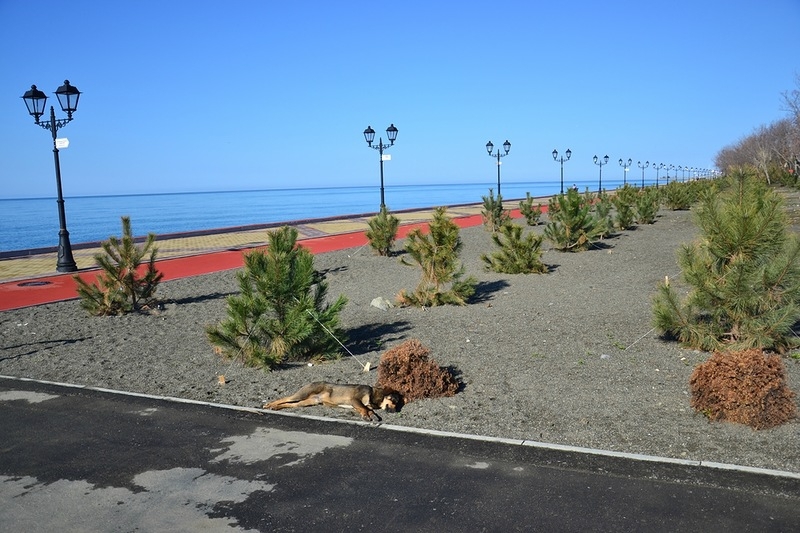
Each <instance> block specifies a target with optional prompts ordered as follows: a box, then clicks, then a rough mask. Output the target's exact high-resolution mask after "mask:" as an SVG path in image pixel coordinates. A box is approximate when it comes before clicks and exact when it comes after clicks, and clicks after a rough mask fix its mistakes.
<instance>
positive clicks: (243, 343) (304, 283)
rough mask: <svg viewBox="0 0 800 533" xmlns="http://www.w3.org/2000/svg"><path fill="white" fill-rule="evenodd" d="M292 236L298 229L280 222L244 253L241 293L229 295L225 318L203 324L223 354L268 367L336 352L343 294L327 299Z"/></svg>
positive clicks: (304, 252) (325, 289)
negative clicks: (262, 245)
mask: <svg viewBox="0 0 800 533" xmlns="http://www.w3.org/2000/svg"><path fill="white" fill-rule="evenodd" d="M296 241H297V230H296V229H294V228H291V227H288V226H284V227H283V228H281V229H279V230H276V231H271V232H270V233H269V245H268V247H267V250H266V252H265V251H261V250H254V251H252V252H249V253H246V254H245V255H244V263H245V264H244V269H243V270H240V271H238V272H237V273H236V279H237V281H238V282H239V290H240V291H241V294H238V295H233V296H229V297H228V316H227V318H226V319H224V320H223V321H222V322H220V324H219V325H217V326H209V327H208V328H206V335H207V337H208V340H209V341H210V342H211V344H212V345H214V346H215V347H216V348H217V349H218V350H219V351H220V352H221V353H222V354H223V355H224V356H225V357H228V358H231V359H237V360H241V361H242V362H243V363H244V364H246V365H247V366H253V367H262V368H265V369H271V368H272V367H274V366H276V365H278V364H280V363H281V362H282V361H285V360H308V359H312V358H314V359H330V358H335V357H337V356H338V355H339V343H338V342H337V340H336V339H343V338H344V337H343V333H342V331H340V328H339V313H340V312H341V310H342V308H343V307H344V305H345V304H346V303H347V298H345V297H344V296H339V298H338V299H337V300H336V301H335V302H333V303H332V304H328V303H326V296H327V292H328V285H327V283H326V282H325V280H324V278H323V276H322V275H321V274H320V273H318V272H317V271H315V270H314V257H313V256H312V255H311V252H309V251H308V250H307V249H305V248H302V247H300V246H297V245H296ZM334 337H335V338H334Z"/></svg>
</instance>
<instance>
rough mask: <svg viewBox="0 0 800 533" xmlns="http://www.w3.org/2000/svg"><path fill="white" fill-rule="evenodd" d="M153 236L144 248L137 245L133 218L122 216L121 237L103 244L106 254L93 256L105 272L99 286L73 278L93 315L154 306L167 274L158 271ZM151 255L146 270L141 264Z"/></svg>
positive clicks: (119, 312)
mask: <svg viewBox="0 0 800 533" xmlns="http://www.w3.org/2000/svg"><path fill="white" fill-rule="evenodd" d="M155 240H156V236H155V234H154V233H150V234H149V235H147V240H146V241H145V242H144V245H143V246H137V245H136V243H135V242H134V239H133V233H132V232H131V219H130V217H122V238H121V239H119V238H117V237H109V239H108V240H107V241H105V242H103V244H102V247H103V253H100V254H97V255H95V256H94V260H95V262H96V263H97V265H98V266H99V267H100V268H101V269H102V273H101V274H100V275H99V276H97V283H96V284H95V283H92V284H89V283H87V282H85V281H84V280H83V279H81V278H80V276H73V277H72V279H74V280H75V283H76V284H77V285H78V295H79V296H80V298H81V302H80V304H81V307H83V308H84V309H86V310H87V311H88V312H89V314H91V315H95V316H98V315H121V314H125V313H128V312H131V311H138V310H140V309H142V308H143V307H144V306H146V305H148V304H150V303H151V301H152V299H153V297H154V296H155V293H156V288H157V287H158V284H159V282H160V281H161V279H162V278H163V277H164V274H162V273H161V272H159V271H158V270H156V254H157V253H158V248H156V246H155ZM148 255H149V259H148V260H147V267H146V268H145V269H144V272H142V271H141V268H140V267H141V264H142V261H143V260H144V259H145V257H147V256H148Z"/></svg>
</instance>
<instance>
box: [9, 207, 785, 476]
mask: <svg viewBox="0 0 800 533" xmlns="http://www.w3.org/2000/svg"><path fill="white" fill-rule="evenodd" d="M660 215H661V216H660V217H659V218H658V220H657V222H656V223H655V224H654V225H651V226H645V227H638V228H636V229H634V230H630V231H625V232H622V233H620V234H618V235H617V236H615V237H614V238H611V239H608V240H607V241H606V242H605V243H604V245H603V247H602V248H601V249H594V250H591V251H588V252H584V253H578V254H564V253H560V252H556V251H547V252H546V253H545V254H544V256H543V259H544V262H545V263H546V264H548V265H549V266H550V267H551V268H552V271H551V272H550V273H549V274H544V275H514V276H509V275H501V274H495V273H491V272H485V271H484V270H483V264H482V262H481V260H480V254H481V253H484V252H489V251H491V250H492V247H493V244H492V243H491V239H490V236H489V233H488V232H486V231H485V230H484V229H483V228H482V227H475V228H469V229H465V230H462V232H461V236H462V239H463V241H464V245H465V246H464V251H463V253H462V260H463V262H464V264H465V265H466V268H467V273H468V274H472V275H474V276H476V277H477V278H478V279H479V280H480V287H479V291H478V294H477V296H476V298H475V300H474V301H473V302H472V303H471V304H470V305H468V306H465V307H450V306H448V307H441V308H432V309H416V308H391V309H389V310H387V311H381V310H379V309H377V308H375V307H371V306H370V302H371V301H372V299H373V298H375V297H377V296H383V297H385V298H388V299H392V298H393V296H394V295H395V294H396V293H397V292H398V291H399V290H400V289H403V288H408V289H412V288H413V287H414V286H415V285H416V283H417V281H418V279H419V273H418V271H417V270H416V269H415V268H413V267H408V266H404V265H402V264H400V263H399V260H398V258H397V257H393V258H385V257H378V256H375V255H373V254H372V253H371V251H370V250H369V249H368V248H361V249H349V250H343V251H339V252H333V253H328V254H322V255H319V256H317V257H316V258H315V265H316V267H317V268H318V269H319V270H323V271H326V272H327V279H328V281H329V285H330V288H329V294H330V296H331V297H336V296H338V295H339V294H345V295H346V296H347V297H348V299H349V303H348V304H347V306H346V307H345V310H344V312H343V314H342V319H343V325H344V327H345V328H346V329H347V330H348V334H349V337H350V341H349V343H348V348H349V349H350V350H351V351H352V352H353V354H354V356H355V357H356V358H357V359H358V361H356V360H354V359H353V358H352V357H351V356H350V355H345V356H344V357H343V358H342V359H341V360H339V361H337V362H333V363H326V364H321V365H314V366H312V367H308V366H307V365H300V364H298V365H291V366H288V367H286V368H283V369H280V370H277V371H274V372H270V373H265V372H263V371H261V370H256V369H251V368H244V367H243V366H242V365H240V364H238V363H236V362H227V361H223V360H221V359H220V358H219V357H218V356H217V355H215V354H214V352H213V350H212V348H211V346H210V345H209V343H208V342H207V341H206V338H205V335H204V332H203V329H204V327H205V326H206V325H207V324H211V323H216V322H218V321H219V320H221V319H222V318H223V317H224V316H225V312H226V304H225V297H226V296H227V295H229V294H232V293H234V292H235V291H236V290H237V287H236V283H235V280H234V274H233V272H232V271H228V272H220V273H216V274H210V275H205V276H198V277H195V278H190V279H183V280H176V281H170V282H165V283H163V284H162V285H161V286H160V287H159V296H160V298H161V299H162V300H164V301H166V302H167V303H166V308H165V310H164V311H163V312H161V313H160V314H154V315H144V314H142V315H129V316H123V317H104V318H92V317H89V316H87V315H86V313H85V312H84V311H83V310H82V309H80V307H79V305H78V302H77V301H69V302H61V303H56V304H48V305H42V306H38V307H32V308H28V309H21V310H15V311H7V312H3V313H0V338H1V339H0V344H1V345H2V354H1V355H0V374H2V375H10V376H19V377H27V378H37V379H43V380H50V381H57V382H69V383H77V384H83V385H93V386H99V387H106V388H111V389H119V390H125V391H134V392H139V393H148V394H155V395H163V396H173V397H180V398H190V399H195V400H204V401H211V402H217V403H226V404H233V405H241V406H248V407H256V406H257V407H260V406H261V405H262V404H263V403H264V402H265V401H268V400H271V399H274V398H276V397H278V396H280V395H284V394H288V393H291V392H293V391H294V390H295V389H297V388H299V387H300V386H302V385H303V384H306V383H308V382H310V381H314V380H329V381H339V382H351V383H352V382H362V383H368V384H372V383H374V381H375V379H376V376H375V370H374V368H375V366H376V365H377V363H378V359H379V357H380V355H381V353H382V352H383V351H385V350H386V349H387V348H389V347H392V346H395V345H397V344H399V343H400V342H402V341H403V340H405V339H409V338H418V339H420V340H421V341H422V343H423V344H424V345H426V346H428V347H429V348H430V349H431V354H432V357H433V358H434V359H435V360H436V361H437V363H439V364H440V365H443V366H452V367H454V368H456V369H457V370H458V372H459V373H460V378H461V380H462V381H463V383H464V388H463V391H462V392H460V393H459V394H457V395H456V396H454V397H451V398H443V399H433V400H422V401H417V402H412V403H410V404H409V405H407V406H405V408H404V409H403V410H402V412H400V413H398V414H386V415H385V416H384V417H383V418H384V421H385V422H388V423H391V424H399V425H406V426H414V427H421V428H430V429H437V430H443V431H452V432H461V433H470V434H478V435H489V436H496V437H508V438H515V439H517V438H518V439H531V440H537V441H544V442H549V443H558V444H570V445H576V446H585V447H591V448H601V449H606V450H616V451H625V452H631V453H641V454H649V455H658V456H666V457H675V458H682V459H692V460H706V461H716V462H722V463H732V464H738V465H745V466H753V467H762V468H770V469H778V470H786V471H792V472H800V422H798V421H797V420H794V421H792V422H791V423H789V424H786V425H784V426H782V427H779V428H774V429H770V430H765V431H754V430H752V429H750V428H748V427H745V426H740V425H735V424H727V423H709V422H708V421H707V420H706V419H705V418H704V417H703V416H702V415H700V414H698V413H695V412H694V411H693V410H692V409H691V408H690V407H689V396H688V383H689V376H690V374H691V372H692V369H693V367H694V366H695V365H697V364H698V363H700V362H702V361H704V360H705V359H706V358H707V356H708V354H706V353H701V352H697V351H692V350H685V349H682V348H680V347H679V346H678V345H677V344H675V343H672V342H665V341H663V340H662V339H660V338H659V336H658V335H657V333H656V332H655V331H654V330H653V329H652V326H651V302H650V299H651V297H652V295H653V293H654V292H655V289H656V286H657V284H658V283H659V281H661V280H663V279H664V276H669V277H670V278H671V279H672V280H677V279H678V278H679V274H680V271H679V268H678V266H677V263H676V255H675V253H676V250H677V248H678V247H679V246H680V244H681V243H685V242H688V241H690V240H691V239H692V238H693V237H694V236H695V234H696V229H695V227H694V225H693V223H692V219H691V214H690V213H689V212H671V211H665V210H662V211H661V213H660ZM534 231H541V226H539V228H538V229H536V230H534ZM401 246H402V243H400V246H398V249H401ZM547 246H548V245H547V244H545V247H547ZM199 260H202V259H199ZM366 361H370V362H371V363H372V367H373V370H372V371H371V372H370V373H369V374H365V373H363V372H362V371H361V370H362V369H361V363H363V362H366ZM785 363H786V366H787V369H788V371H789V376H790V385H791V387H792V389H793V390H794V391H796V392H797V391H800V363H798V362H797V361H796V360H793V359H790V358H786V359H785ZM220 375H224V376H225V378H226V380H227V382H226V383H225V384H224V385H223V384H220V383H219V380H218V376H220ZM305 412H306V413H308V414H317V415H321V414H325V415H326V416H332V417H339V418H351V419H352V418H354V417H355V415H354V414H353V413H352V412H349V411H345V410H330V409H324V408H316V407H314V408H308V409H306V411H305Z"/></svg>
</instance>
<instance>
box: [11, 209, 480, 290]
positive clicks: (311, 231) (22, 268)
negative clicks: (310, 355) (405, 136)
mask: <svg viewBox="0 0 800 533" xmlns="http://www.w3.org/2000/svg"><path fill="white" fill-rule="evenodd" d="M481 210H482V206H481V205H474V206H459V207H450V208H448V213H449V214H450V215H451V216H453V217H465V216H471V215H479V214H480V212H481ZM393 214H394V215H395V216H396V217H397V218H399V219H400V223H401V224H402V225H404V226H405V225H408V224H414V223H420V222H427V221H429V220H430V219H431V218H432V214H433V210H431V209H423V210H414V211H403V212H395V213H393ZM371 216H372V215H356V216H352V217H342V218H331V219H318V220H306V221H301V222H286V223H276V224H272V225H263V226H244V227H240V228H229V229H218V230H209V231H204V232H193V233H191V234H177V233H176V234H171V235H157V239H156V241H157V244H158V258H159V260H161V259H170V258H175V257H186V256H192V255H200V254H208V253H213V252H221V251H225V250H241V249H246V248H254V247H257V246H262V245H264V244H266V242H267V233H268V232H269V231H271V230H274V229H275V228H277V227H280V226H281V225H283V224H289V225H291V226H294V227H295V228H296V229H297V231H298V232H299V233H300V235H299V237H298V240H307V239H314V238H319V237H326V236H332V235H341V234H346V233H352V232H363V231H366V230H367V227H368V226H367V221H368V220H369V218H370V217H371ZM118 236H119V235H118ZM57 243H58V235H57V234H55V233H54V234H53V244H54V245H55V244H57ZM72 246H73V256H74V258H75V262H76V263H77V265H78V269H80V270H84V269H89V268H94V266H95V262H94V255H95V254H97V253H98V252H99V251H101V249H100V246H99V244H98V245H97V246H92V247H84V245H82V244H80V243H74V242H73V243H72ZM56 261H57V254H56V251H55V250H53V251H50V252H46V253H31V252H28V251H24V250H23V251H20V252H19V253H18V254H16V255H15V256H13V257H9V258H6V259H0V282H8V281H16V280H26V279H30V278H36V277H40V276H49V275H55V274H56Z"/></svg>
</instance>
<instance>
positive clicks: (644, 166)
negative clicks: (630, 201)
mask: <svg viewBox="0 0 800 533" xmlns="http://www.w3.org/2000/svg"><path fill="white" fill-rule="evenodd" d="M636 164H637V165H638V166H639V168H641V169H642V189H644V169H646V168H647V167H649V166H650V161H645V162H644V165H643V164H642V162H641V161H637V162H636Z"/></svg>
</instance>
